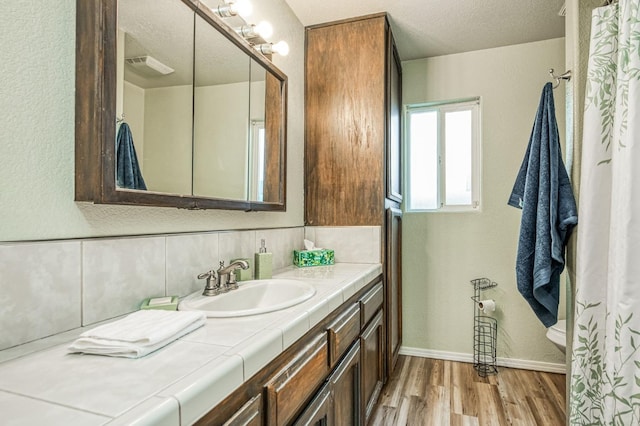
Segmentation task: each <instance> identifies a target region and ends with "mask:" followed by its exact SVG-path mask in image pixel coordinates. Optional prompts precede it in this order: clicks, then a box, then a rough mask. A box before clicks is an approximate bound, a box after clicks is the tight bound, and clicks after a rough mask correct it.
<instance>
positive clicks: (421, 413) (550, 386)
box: [370, 356, 566, 426]
mask: <svg viewBox="0 0 640 426" xmlns="http://www.w3.org/2000/svg"><path fill="white" fill-rule="evenodd" d="M565 388H566V385H565V375H564V374H553V373H541V372H538V371H529V370H518V369H515V368H504V367H499V368H498V374H497V375H490V376H488V377H486V378H483V377H479V376H478V375H477V374H476V371H475V370H474V369H473V364H468V363H461V362H453V361H444V360H438V359H429V358H417V357H408V356H400V357H399V359H398V365H397V366H396V369H395V372H394V374H393V376H392V377H391V379H390V380H389V382H388V383H387V385H386V386H385V387H384V389H383V390H382V392H381V394H380V398H379V400H378V405H377V407H376V408H375V410H374V413H373V416H372V418H371V422H370V425H383V426H389V425H397V426H404V425H409V426H416V425H428V426H449V425H451V426H476V425H477V426H493V425H496V426H503V425H518V426H525V425H526V426H562V425H564V424H565Z"/></svg>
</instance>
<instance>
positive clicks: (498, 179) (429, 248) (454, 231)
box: [402, 39, 565, 364]
mask: <svg viewBox="0 0 640 426" xmlns="http://www.w3.org/2000/svg"><path fill="white" fill-rule="evenodd" d="M564 61H565V58H564V39H553V40H547V41H543V42H536V43H528V44H522V45H516V46H508V47H502V48H497V49H489V50H482V51H475V52H469V53H463V54H457V55H449V56H441V57H435V58H430V59H424V60H416V61H408V62H405V63H403V79H404V88H403V95H404V99H403V102H404V103H420V102H428V101H437V100H447V99H459V98H469V97H473V96H480V97H481V99H482V100H481V102H482V107H481V108H482V110H481V115H482V135H483V140H482V145H483V148H482V157H483V174H482V202H483V206H482V212H480V213H407V214H405V217H404V221H403V223H404V230H403V265H402V266H403V285H404V288H403V304H404V307H403V314H404V317H403V320H404V341H403V345H404V346H406V347H413V348H419V349H426V350H433V351H444V352H454V353H471V352H472V325H473V319H472V317H473V307H472V302H471V300H470V296H471V295H472V294H473V293H472V288H471V285H470V284H469V281H470V280H471V279H473V278H478V277H484V276H486V277H489V278H491V279H493V280H494V281H496V282H498V283H499V286H498V287H497V288H495V289H493V290H490V291H488V292H486V293H485V296H487V298H494V299H495V300H496V302H497V303H498V305H499V309H498V311H497V312H496V317H497V318H498V323H499V325H498V327H499V334H498V357H506V358H513V359H522V360H531V361H539V362H550V363H557V364H562V363H564V357H563V355H562V353H561V352H560V351H559V350H558V349H556V348H555V347H554V346H553V345H552V344H551V343H550V342H549V341H548V340H547V339H546V338H545V333H546V329H545V327H544V326H543V325H542V324H541V323H540V322H539V321H538V320H537V319H536V317H535V316H534V314H533V313H532V312H531V310H530V308H529V306H528V304H527V303H526V302H525V301H524V299H523V298H522V297H521V296H520V295H519V293H518V292H517V289H516V284H515V257H516V249H517V241H518V234H519V227H520V210H518V209H515V208H513V207H510V206H507V199H508V197H509V194H510V192H511V189H512V187H513V182H514V180H515V177H516V174H517V172H518V169H519V167H520V164H521V162H522V158H523V156H524V153H525V150H526V147H527V144H528V142H529V135H530V133H531V127H532V124H533V119H534V116H535V112H536V109H537V106H538V101H539V99H540V93H541V90H542V87H543V85H544V84H545V83H546V82H547V81H549V76H548V73H547V71H548V69H549V68H552V67H553V68H555V69H556V70H560V69H563V68H564ZM554 95H555V100H556V114H557V118H558V122H559V125H560V134H561V135H564V109H565V108H564V88H562V89H559V90H556V91H555V92H554ZM563 307H564V302H561V309H562V308H563Z"/></svg>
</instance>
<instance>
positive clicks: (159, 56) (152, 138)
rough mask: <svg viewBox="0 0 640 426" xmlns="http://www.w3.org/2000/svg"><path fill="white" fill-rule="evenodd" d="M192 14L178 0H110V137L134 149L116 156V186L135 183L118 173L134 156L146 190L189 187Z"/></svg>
mask: <svg viewBox="0 0 640 426" xmlns="http://www.w3.org/2000/svg"><path fill="white" fill-rule="evenodd" d="M193 20H194V12H193V10H191V9H190V8H189V7H187V6H186V5H185V4H183V3H182V2H180V1H175V0H120V1H119V2H118V46H117V53H118V67H117V69H118V77H117V82H118V87H117V96H116V98H117V100H116V102H117V105H116V115H117V117H119V120H118V121H119V123H117V126H118V127H119V128H118V131H117V135H118V138H117V145H118V151H122V150H123V148H124V149H126V148H127V145H129V148H130V147H131V146H133V147H135V151H133V150H131V149H130V150H131V151H133V152H134V153H135V154H137V155H132V156H130V157H129V158H130V160H129V161H127V159H126V158H125V159H124V160H125V161H119V162H118V165H117V167H116V169H117V170H116V177H117V183H118V186H119V187H120V188H129V189H143V188H140V187H136V186H135V185H133V186H132V185H128V184H126V183H124V184H123V180H122V179H121V174H125V180H124V181H125V182H126V181H127V179H126V174H127V173H128V172H129V171H131V172H132V173H133V171H132V170H133V169H135V168H136V164H135V162H133V161H132V159H134V158H136V157H137V167H138V169H139V171H140V173H141V175H142V177H143V179H144V182H145V183H146V189H147V190H149V191H154V192H164V193H173V194H191V193H192V170H191V164H192V115H193V99H192V96H193V36H194V28H193ZM123 126H128V127H129V128H130V130H131V131H130V137H129V138H123V137H122V136H123V133H125V132H123V131H121V130H122V127H123ZM117 157H118V158H119V159H121V160H122V157H121V156H120V154H117Z"/></svg>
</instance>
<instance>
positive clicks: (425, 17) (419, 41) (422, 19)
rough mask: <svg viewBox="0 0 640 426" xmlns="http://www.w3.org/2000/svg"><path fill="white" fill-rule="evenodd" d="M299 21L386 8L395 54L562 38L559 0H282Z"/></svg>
mask: <svg viewBox="0 0 640 426" xmlns="http://www.w3.org/2000/svg"><path fill="white" fill-rule="evenodd" d="M285 1H286V2H287V3H288V4H289V6H290V7H291V9H292V10H293V12H294V13H295V14H296V15H297V16H298V18H299V19H300V21H301V22H302V24H303V25H305V26H308V25H314V24H319V23H323V22H330V21H335V20H340V19H346V18H352V17H357V16H362V15H368V14H371V13H376V12H388V13H389V16H390V18H391V19H390V20H391V26H392V28H393V33H394V37H395V39H396V44H397V45H398V50H399V53H400V57H401V59H403V60H408V59H418V58H428V57H432V56H440V55H447V54H451V53H460V52H468V51H472V50H480V49H488V48H492V47H499V46H508V45H512V44H519V43H528V42H532V41H540V40H547V39H551V38H557V37H564V18H563V17H561V16H558V12H559V11H560V9H561V8H562V6H563V4H564V0H484V1H483V0H314V1H310V0H285Z"/></svg>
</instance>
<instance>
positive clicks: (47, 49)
mask: <svg viewBox="0 0 640 426" xmlns="http://www.w3.org/2000/svg"><path fill="white" fill-rule="evenodd" d="M256 3H259V4H256V5H254V15H253V17H252V21H255V22H258V21H260V20H262V19H267V20H270V21H271V22H272V24H273V25H274V28H275V34H274V36H273V40H274V41H277V40H280V39H284V40H286V41H287V42H288V43H289V45H290V47H291V52H290V53H289V56H287V57H285V58H282V57H276V58H274V62H275V64H276V65H277V66H278V67H280V68H281V69H282V70H283V71H284V72H285V73H286V74H287V75H288V77H289V100H288V101H289V109H288V111H289V121H288V130H287V136H288V150H287V155H288V170H287V176H288V179H287V196H288V197H287V200H288V201H287V211H286V213H262V212H260V213H244V212H236V211H224V210H212V211H185V210H178V209H172V208H150V207H122V206H100V205H93V204H89V203H76V202H74V201H73V198H74V190H73V185H74V96H75V93H74V90H75V87H74V86H75V81H74V78H75V72H74V68H75V1H74V0H64V1H60V2H56V5H55V7H51V2H47V1H44V0H34V1H29V2H9V1H3V2H0V28H2V35H3V37H2V61H0V75H2V79H0V116H1V117H2V120H3V124H4V129H3V132H2V134H1V135H0V146H2V155H0V185H1V187H0V241H18V240H43V239H58V238H75V237H91V236H104V235H138V234H150V233H164V232H186V231H201V230H202V231H204V230H220V229H242V228H265V227H281V226H299V225H302V223H303V171H302V168H303V161H302V157H303V151H304V143H303V121H304V120H303V102H304V85H303V67H304V64H303V63H304V29H303V27H302V24H300V22H299V21H298V19H297V18H296V17H295V15H294V14H293V12H291V10H290V9H289V7H288V6H287V4H286V3H285V2H284V0H263V1H260V2H256Z"/></svg>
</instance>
